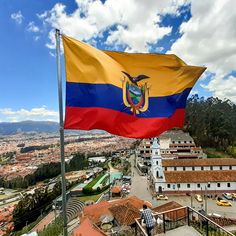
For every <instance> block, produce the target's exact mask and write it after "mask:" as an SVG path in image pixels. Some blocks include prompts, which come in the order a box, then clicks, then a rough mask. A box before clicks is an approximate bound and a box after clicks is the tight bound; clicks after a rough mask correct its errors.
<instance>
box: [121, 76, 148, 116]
mask: <svg viewBox="0 0 236 236" xmlns="http://www.w3.org/2000/svg"><path fill="white" fill-rule="evenodd" d="M122 72H123V73H124V74H125V75H126V76H125V77H124V79H123V84H122V88H123V102H124V105H125V106H126V107H130V110H131V112H132V113H133V114H134V115H136V114H139V113H140V112H145V111H146V110H147V109H148V87H147V82H144V83H139V82H140V81H142V80H144V79H148V78H149V76H147V75H138V76H136V77H133V76H131V75H130V74H128V73H127V72H124V71H122ZM127 78H128V79H127Z"/></svg>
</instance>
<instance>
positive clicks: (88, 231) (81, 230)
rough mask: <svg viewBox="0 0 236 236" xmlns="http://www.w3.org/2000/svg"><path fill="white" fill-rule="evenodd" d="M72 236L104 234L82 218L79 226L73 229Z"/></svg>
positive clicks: (103, 235)
mask: <svg viewBox="0 0 236 236" xmlns="http://www.w3.org/2000/svg"><path fill="white" fill-rule="evenodd" d="M72 236H106V234H105V233H104V232H103V231H102V230H100V229H99V228H98V227H97V226H96V225H94V224H93V223H92V222H91V221H90V220H89V219H88V218H84V219H83V220H82V222H81V224H80V225H79V226H78V227H77V228H75V229H74V231H73V233H72Z"/></svg>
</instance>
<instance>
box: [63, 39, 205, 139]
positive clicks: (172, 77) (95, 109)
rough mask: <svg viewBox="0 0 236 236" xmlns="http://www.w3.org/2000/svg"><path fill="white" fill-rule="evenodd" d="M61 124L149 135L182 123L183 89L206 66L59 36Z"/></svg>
mask: <svg viewBox="0 0 236 236" xmlns="http://www.w3.org/2000/svg"><path fill="white" fill-rule="evenodd" d="M63 44H64V53H65V54H64V55H65V65H66V114H65V123H64V127H65V129H82V130H91V129H102V130H106V131H108V132H110V133H112V134H116V135H120V136H124V137H131V138H149V137H154V136H158V135H160V134H161V133H162V132H164V131H166V130H169V129H171V128H173V127H182V126H183V124H184V116H185V106H186V100H187V97H188V94H189V93H190V90H191V88H192V87H193V86H194V84H195V83H196V81H197V79H198V78H199V77H200V76H201V74H202V73H203V72H204V70H205V69H206V68H204V67H196V66H189V65H187V64H186V63H185V62H184V61H182V60H181V59H180V58H178V57H177V56H175V55H161V54H141V53H132V54H131V53H124V52H113V51H101V50H98V49H96V48H94V47H92V46H89V45H87V44H85V43H82V42H79V41H77V40H75V39H72V38H69V37H67V36H63Z"/></svg>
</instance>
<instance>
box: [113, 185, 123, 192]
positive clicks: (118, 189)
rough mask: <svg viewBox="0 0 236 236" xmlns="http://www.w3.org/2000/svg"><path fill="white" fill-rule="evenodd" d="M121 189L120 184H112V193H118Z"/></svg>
mask: <svg viewBox="0 0 236 236" xmlns="http://www.w3.org/2000/svg"><path fill="white" fill-rule="evenodd" d="M121 190H122V188H121V187H120V186H114V187H113V188H112V189H111V192H112V193H120V192H121Z"/></svg>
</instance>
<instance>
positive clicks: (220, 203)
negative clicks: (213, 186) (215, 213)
mask: <svg viewBox="0 0 236 236" xmlns="http://www.w3.org/2000/svg"><path fill="white" fill-rule="evenodd" d="M216 204H217V205H218V206H232V204H231V203H230V202H228V201H226V200H219V201H216Z"/></svg>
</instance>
